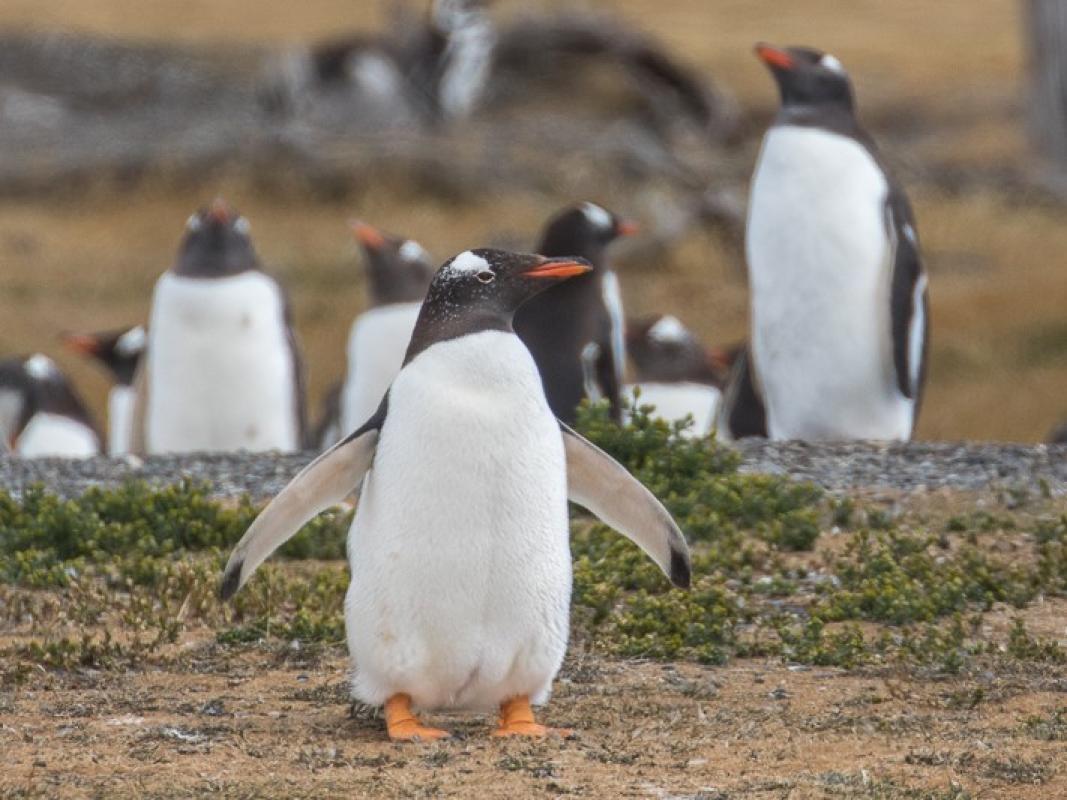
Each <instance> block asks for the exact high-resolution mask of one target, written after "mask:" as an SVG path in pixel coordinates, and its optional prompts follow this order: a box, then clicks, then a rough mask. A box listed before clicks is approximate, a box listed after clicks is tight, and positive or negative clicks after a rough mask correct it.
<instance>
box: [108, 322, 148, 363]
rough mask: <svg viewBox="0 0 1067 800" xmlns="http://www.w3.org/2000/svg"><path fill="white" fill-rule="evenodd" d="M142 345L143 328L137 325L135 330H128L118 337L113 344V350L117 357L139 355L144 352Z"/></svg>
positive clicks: (143, 338)
mask: <svg viewBox="0 0 1067 800" xmlns="http://www.w3.org/2000/svg"><path fill="white" fill-rule="evenodd" d="M144 343H145V332H144V326H142V325H138V326H137V327H136V328H130V329H129V330H128V331H126V333H124V334H122V336H120V337H119V340H118V341H117V342H115V349H116V350H117V351H118V353H119V355H123V356H132V355H133V354H134V353H140V352H141V351H142V350H144Z"/></svg>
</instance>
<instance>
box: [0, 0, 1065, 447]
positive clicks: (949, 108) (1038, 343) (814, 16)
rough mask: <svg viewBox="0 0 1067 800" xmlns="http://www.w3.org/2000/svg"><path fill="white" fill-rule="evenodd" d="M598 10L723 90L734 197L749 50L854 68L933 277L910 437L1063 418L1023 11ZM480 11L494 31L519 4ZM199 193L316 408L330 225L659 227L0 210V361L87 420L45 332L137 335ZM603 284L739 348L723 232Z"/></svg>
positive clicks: (1060, 287) (184, 206) (235, 192)
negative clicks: (730, 97) (26, 369)
mask: <svg viewBox="0 0 1067 800" xmlns="http://www.w3.org/2000/svg"><path fill="white" fill-rule="evenodd" d="M594 5H595V6H596V7H600V8H607V9H617V10H618V11H619V12H620V13H621V14H623V15H624V16H625V18H626V19H628V20H629V21H631V22H632V23H634V24H637V25H640V26H642V27H643V28H645V29H648V30H651V31H652V32H653V33H655V34H656V35H657V36H659V37H660V38H661V39H662V40H663V41H665V42H666V43H667V44H669V45H670V46H672V47H673V48H675V49H676V51H677V52H678V53H680V54H681V55H682V56H683V57H685V58H686V59H688V60H689V61H691V62H692V63H695V64H697V65H699V66H701V67H704V68H707V69H708V70H710V71H711V73H712V74H713V75H714V76H715V77H717V78H718V79H720V80H721V81H722V82H723V83H724V84H726V85H727V86H728V87H730V88H731V89H733V90H734V91H735V92H736V94H737V95H738V98H739V100H740V103H741V107H742V110H743V112H744V115H745V126H744V130H745V135H744V137H743V141H742V143H741V145H740V146H739V148H738V149H737V150H736V151H734V152H733V155H732V156H731V164H732V166H730V168H729V169H728V170H727V172H728V173H729V174H730V175H733V174H736V175H737V176H738V178H739V179H743V177H744V176H745V175H747V174H749V172H750V171H751V165H752V163H753V162H754V159H755V155H756V149H757V146H758V140H759V136H760V133H761V131H762V129H763V126H764V125H765V124H766V120H767V119H768V117H769V115H770V113H771V112H772V110H773V105H774V103H775V96H774V89H773V86H772V83H771V81H770V79H769V78H768V77H767V75H766V74H765V70H764V69H763V68H762V66H761V65H760V64H759V63H758V61H757V60H756V59H755V58H753V56H752V54H751V47H752V44H753V43H754V42H755V41H757V40H761V39H762V40H768V41H772V42H806V43H809V44H816V45H820V46H822V47H824V48H826V49H830V50H833V51H834V52H835V53H836V54H837V55H838V56H839V57H840V58H841V59H842V60H843V61H844V63H845V64H846V65H848V66H849V68H850V69H851V71H852V73H853V76H854V79H855V82H856V86H857V92H858V96H859V101H860V107H861V109H862V112H863V116H864V118H865V119H866V120H867V122H868V126H869V127H870V128H871V130H872V131H873V132H874V134H875V136H876V137H877V138H878V139H879V140H880V142H881V143H882V146H883V149H884V150H885V151H886V153H887V155H888V157H889V160H890V161H891V162H892V163H893V164H894V165H895V166H896V168H897V170H898V171H899V172H900V173H901V175H902V176H903V178H904V182H905V184H906V185H907V187H908V189H909V191H910V194H911V196H912V199H913V201H914V205H915V206H916V211H917V216H918V221H919V229H920V233H921V235H922V239H923V247H924V251H925V254H926V261H927V265H928V267H929V270H930V273H931V279H930V293H931V303H932V315H931V316H932V326H933V328H932V331H933V332H932V346H931V367H930V382H929V390H928V394H927V397H926V400H925V403H924V406H923V412H922V416H921V419H920V423H919V429H918V435H919V437H920V438H927V439H987V440H1008V441H1011V440H1015V441H1039V440H1041V439H1042V438H1043V437H1044V436H1045V435H1046V434H1047V432H1048V431H1049V430H1050V429H1051V428H1052V426H1053V425H1054V424H1055V423H1057V422H1058V421H1060V419H1061V418H1062V417H1064V416H1067V405H1065V404H1064V401H1063V399H1062V398H1063V397H1064V396H1065V395H1067V329H1065V327H1064V322H1063V303H1062V297H1063V294H1064V282H1063V270H1062V268H1061V266H1062V265H1061V264H1060V263H1059V261H1058V260H1057V258H1056V257H1055V255H1052V256H1051V257H1050V254H1056V253H1061V252H1064V251H1065V250H1067V226H1064V225H1063V216H1064V207H1063V205H1062V203H1060V202H1059V201H1056V200H1054V199H1051V198H1050V197H1049V196H1048V195H1047V194H1046V193H1044V192H1042V191H1041V190H1040V184H1041V182H1042V180H1041V178H1042V169H1043V168H1042V166H1041V164H1040V162H1039V161H1037V160H1036V159H1035V158H1034V157H1033V156H1032V154H1031V153H1030V151H1029V147H1028V144H1027V138H1026V132H1025V97H1026V90H1025V84H1024V80H1023V78H1024V63H1025V57H1024V50H1023V35H1022V31H1021V24H1020V22H1021V14H1022V8H1023V4H1021V3H1014V2H1004V0H981V2H973V3H972V2H968V3H964V2H954V3H936V4H929V3H919V2H895V3H892V4H887V3H858V4H857V3H854V4H851V5H850V6H849V9H848V11H847V12H843V11H842V9H841V7H840V4H838V3H833V2H829V0H805V2H797V3H790V4H787V6H785V7H783V5H782V4H781V3H775V2H770V0H754V1H753V2H746V3H725V2H720V3H706V2H701V1H700V0H663V1H662V2H657V3H655V4H654V6H652V5H650V4H649V3H648V2H647V0H626V2H620V3H598V4H594ZM500 6H501V13H502V14H508V13H515V12H516V11H518V10H519V8H520V4H518V3H501V4H500ZM381 12H382V8H381V7H380V6H379V4H376V3H366V4H363V5H362V6H361V5H360V4H358V3H352V2H347V1H342V0H320V1H319V2H308V3H301V4H299V5H298V6H288V5H285V4H272V6H271V8H270V9H269V11H264V4H262V3H252V2H249V1H248V0H240V1H239V2H229V3H206V2H203V3H183V4H180V5H173V4H162V3H152V4H144V3H140V2H133V0H95V2H92V3H88V2H86V3H82V2H66V3H49V4H40V3H30V2H9V3H5V4H4V5H3V8H0V26H3V25H9V26H16V27H26V26H30V27H36V28H39V29H40V28H50V27H54V26H63V27H67V28H72V29H75V30H81V31H91V32H95V33H107V34H114V35H122V36H130V37H136V38H141V39H150V40H168V41H169V40H175V39H176V40H180V41H183V42H192V43H196V44H203V45H205V46H210V47H218V46H220V45H221V43H223V42H226V41H240V42H241V43H242V44H246V45H254V46H275V45H279V44H284V43H289V42H295V41H301V40H308V39H314V38H315V37H321V36H323V35H327V34H334V33H338V32H340V31H344V30H348V29H350V28H353V27H361V28H367V29H373V28H375V27H377V26H379V25H380V24H381V23H382V20H383V18H384V14H383V13H381ZM740 188H741V189H742V190H743V189H744V187H743V185H742V186H741V187H740ZM216 194H224V195H226V196H227V197H228V198H230V199H231V200H232V201H233V202H234V203H235V204H236V205H237V206H238V207H239V208H240V209H241V210H242V211H244V212H245V213H246V214H247V216H248V217H249V218H250V220H251V222H252V226H253V235H254V238H255V241H256V243H257V246H258V249H259V251H260V253H261V254H262V256H263V259H264V261H265V263H266V264H267V265H268V266H269V268H270V269H271V270H272V271H274V272H276V273H277V274H279V275H280V276H281V277H282V279H283V281H284V282H285V283H286V284H287V285H288V286H289V287H290V288H291V290H292V293H293V295H294V300H295V315H296V325H297V331H298V333H299V335H300V338H301V340H302V343H303V346H304V348H305V351H306V353H307V356H308V358H307V361H308V364H309V369H310V388H311V395H312V403H311V408H313V409H316V408H317V403H318V399H319V398H320V397H321V395H322V393H323V391H324V390H325V389H326V388H327V387H328V386H329V385H330V384H331V383H333V382H334V381H336V380H338V379H339V378H340V377H341V371H342V368H343V367H342V365H343V348H344V341H345V337H346V335H347V329H348V326H349V323H350V321H351V319H352V317H353V315H354V314H355V313H356V311H357V310H358V309H359V308H360V307H361V306H362V302H363V287H362V279H361V275H360V271H359V267H358V262H357V261H356V259H355V256H354V253H353V249H352V246H351V244H350V242H349V241H348V237H347V235H346V232H345V221H346V220H347V219H348V218H349V217H352V216H360V217H363V218H365V219H367V220H368V221H371V222H374V223H377V224H379V225H382V226H383V227H386V228H388V229H392V230H394V231H398V232H402V233H405V234H408V235H411V236H415V237H417V238H419V239H421V240H422V241H423V243H424V244H425V245H426V246H427V247H428V248H429V249H430V251H431V252H432V253H434V254H435V255H436V256H438V257H440V258H442V259H443V258H444V257H446V256H447V255H448V254H452V253H455V252H458V251H459V250H462V249H465V248H467V247H469V246H471V245H474V244H482V243H484V242H485V241H486V240H487V239H489V238H492V239H494V240H496V239H497V238H498V237H503V238H505V239H507V240H510V241H519V242H529V241H530V240H531V239H533V237H534V232H535V231H536V230H537V228H538V227H539V226H540V224H541V222H542V221H543V220H544V219H545V218H546V216H547V215H548V214H549V213H551V212H552V211H553V210H554V209H556V208H558V207H559V206H560V205H561V204H563V203H565V202H569V201H571V200H574V199H575V198H576V197H578V196H582V197H592V198H595V199H599V200H601V201H602V202H604V203H606V204H608V205H610V206H613V207H616V208H617V209H618V210H620V211H622V212H625V213H628V214H631V215H636V216H637V217H639V218H644V219H646V220H648V219H650V218H652V217H653V216H654V215H655V213H656V207H655V198H654V196H651V197H641V196H640V195H635V194H633V193H632V192H626V193H622V192H620V193H619V195H618V196H612V195H608V196H605V195H604V193H603V189H602V185H601V184H600V183H598V182H597V181H595V180H592V179H589V180H585V182H583V179H582V178H581V176H580V175H577V176H576V177H575V183H574V185H572V186H568V187H560V190H559V191H556V192H553V191H544V192H529V191H526V192H516V191H512V190H509V189H506V188H504V187H501V188H500V189H499V191H495V192H492V193H491V194H486V195H483V196H478V197H466V198H464V199H463V201H462V202H461V203H457V202H456V201H455V200H454V199H453V200H449V199H446V198H440V197H436V198H435V197H428V196H426V195H425V194H423V193H420V192H419V191H417V188H415V187H408V186H397V185H392V184H390V185H387V186H383V185H370V186H365V187H363V188H362V190H361V191H360V192H359V193H357V194H356V195H354V196H350V197H345V198H341V199H337V198H329V197H323V196H322V195H321V194H318V193H316V192H314V191H307V190H303V191H302V190H300V189H299V188H298V187H297V188H291V190H289V191H287V192H284V193H279V192H276V191H275V192H271V191H265V190H264V189H263V186H262V185H261V183H260V182H258V181H256V180H255V176H251V177H250V176H248V175H247V174H244V173H242V172H240V171H233V170H227V169H225V168H219V169H213V170H208V171H207V172H206V173H205V174H203V175H198V176H183V177H182V178H181V179H169V180H168V179H163V178H159V179H146V180H142V181H139V182H133V183H130V182H128V181H118V182H114V181H106V182H104V183H103V184H102V185H99V186H95V185H89V186H80V187H78V189H77V191H73V190H72V191H71V192H70V193H65V192H62V193H59V194H58V195H55V194H50V195H49V196H47V197H42V198H33V197H12V196H9V197H7V198H5V199H3V200H0V253H2V254H3V260H4V270H3V275H0V314H2V315H3V319H4V325H3V326H2V329H0V352H18V351H26V350H45V351H46V352H49V353H51V354H53V355H56V356H57V357H58V358H59V360H60V361H61V363H62V364H63V366H64V367H66V368H68V369H70V370H71V372H72V373H73V375H74V377H75V379H76V381H77V383H78V385H79V386H81V387H83V388H84V390H85V392H86V394H87V395H88V396H89V399H90V401H91V403H92V405H93V407H94V408H95V409H96V410H97V413H98V416H100V417H102V416H103V408H104V396H105V392H106V383H105V381H104V378H103V376H102V375H100V374H99V373H98V372H96V371H95V370H94V368H92V367H90V366H88V365H86V364H84V363H80V362H79V361H78V359H77V358H76V357H75V356H72V355H68V354H65V353H63V352H62V351H61V350H60V349H59V347H58V344H57V342H56V340H55V336H56V334H57V333H58V332H59V331H60V330H64V329H90V330H93V329H101V328H106V327H109V326H121V325H127V324H131V323H133V322H137V321H141V320H143V319H144V318H145V316H146V314H147V309H148V303H149V297H150V292H151V287H152V284H153V282H154V281H155V279H156V277H157V276H158V274H159V273H160V271H162V270H163V269H164V268H165V267H166V266H167V265H169V264H170V263H171V260H172V258H173V255H174V251H175V246H176V243H177V240H178V238H179V236H180V233H181V226H182V223H183V222H184V220H185V219H186V217H187V216H188V215H189V213H190V212H191V211H192V210H193V209H194V208H196V207H197V206H199V205H200V204H202V203H203V202H205V201H207V200H210V199H211V198H212V197H213V196H214V195H216ZM621 267H622V284H623V292H624V295H625V300H626V303H627V307H628V309H629V310H630V311H631V312H633V313H646V312H653V311H671V312H674V313H676V314H678V315H680V316H681V317H682V319H683V320H684V321H685V322H686V323H687V324H689V325H691V326H692V327H693V328H694V329H696V330H697V331H698V332H699V333H700V334H701V335H702V336H703V337H705V338H706V339H707V340H708V341H710V342H713V343H725V342H730V341H733V340H736V339H738V338H741V337H743V336H744V335H745V332H746V317H747V310H746V309H747V300H746V290H745V281H744V274H743V267H742V265H741V262H740V256H739V254H738V253H737V252H736V251H733V250H731V249H730V248H728V247H726V246H725V245H724V242H723V241H722V240H721V238H720V237H718V236H715V235H713V234H706V233H699V232H694V233H692V234H691V235H689V236H687V237H686V238H685V239H684V240H682V241H681V242H679V243H678V245H677V246H676V247H675V248H674V249H673V250H672V251H670V252H669V253H667V254H664V255H662V256H657V258H656V260H655V263H646V262H645V261H642V260H638V261H636V262H629V261H628V262H625V263H622V264H621Z"/></svg>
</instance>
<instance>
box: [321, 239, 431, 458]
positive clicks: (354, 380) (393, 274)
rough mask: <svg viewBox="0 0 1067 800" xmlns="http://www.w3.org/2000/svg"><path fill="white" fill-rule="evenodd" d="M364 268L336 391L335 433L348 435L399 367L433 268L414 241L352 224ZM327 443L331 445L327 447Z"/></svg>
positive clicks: (375, 403)
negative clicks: (364, 283) (360, 304)
mask: <svg viewBox="0 0 1067 800" xmlns="http://www.w3.org/2000/svg"><path fill="white" fill-rule="evenodd" d="M352 232H353V234H354V235H355V237H356V240H357V241H358V242H359V243H360V245H361V246H362V248H363V253H364V263H365V264H366V268H367V279H368V286H369V288H370V292H369V295H370V306H369V308H368V309H367V310H365V311H364V312H363V313H361V314H360V315H359V316H358V317H356V319H355V321H354V322H353V323H352V330H351V331H350V333H349V335H348V373H347V375H346V377H345V385H344V389H342V391H341V430H342V431H343V433H344V434H346V435H347V434H349V433H351V432H352V431H354V430H355V429H356V428H358V427H359V426H360V425H362V424H363V423H364V422H366V421H367V420H368V419H369V418H370V416H371V414H373V413H374V412H375V411H377V410H378V406H379V405H380V404H381V402H382V397H383V396H384V395H385V392H386V390H387V389H388V388H389V384H391V383H392V382H393V378H395V377H396V374H397V373H398V372H400V366H401V365H402V364H403V363H404V353H406V352H407V349H408V342H409V341H410V340H411V332H412V331H413V330H414V329H415V320H416V319H417V318H418V316H419V308H420V307H421V306H422V298H423V297H424V296H425V295H426V288H427V287H428V286H429V285H430V280H431V279H432V278H433V273H434V266H433V264H432V262H431V261H430V257H429V255H428V254H427V253H426V251H425V250H423V249H422V246H421V245H419V243H418V242H416V241H414V240H412V239H401V238H397V237H393V236H388V235H386V234H384V233H382V232H381V231H379V230H378V229H377V228H373V227H371V226H370V225H368V224H367V223H365V222H353V223H352ZM331 444H332V442H331Z"/></svg>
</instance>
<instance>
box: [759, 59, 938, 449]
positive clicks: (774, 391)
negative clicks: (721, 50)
mask: <svg viewBox="0 0 1067 800" xmlns="http://www.w3.org/2000/svg"><path fill="white" fill-rule="evenodd" d="M756 52H757V54H758V55H759V57H760V59H761V60H762V61H763V62H764V63H765V64H766V65H767V67H768V68H769V69H770V71H771V73H772V75H773V76H774V79H775V82H776V83H777V84H778V89H779V93H780V95H781V109H780V111H779V112H778V116H777V117H776V118H775V120H774V123H773V124H772V125H771V128H770V130H769V131H768V132H767V134H766V136H765V137H764V139H763V147H762V150H761V151H760V155H759V160H758V163H757V164H756V172H755V176H754V178H753V181H752V192H751V200H750V202H749V213H748V230H747V236H746V250H747V255H748V266H749V278H750V282H751V297H752V358H753V361H752V366H753V367H754V369H755V373H756V377H757V379H758V384H759V386H760V389H761V391H762V393H763V400H764V402H765V404H766V409H767V428H768V431H769V433H770V437H771V438H772V439H808V440H819V439H830V440H834V439H882V440H907V439H910V438H911V435H912V431H913V430H914V429H915V421H916V418H917V416H918V411H919V402H920V399H921V395H922V390H923V384H924V382H925V373H926V349H927V348H926V340H927V292H926V273H925V272H924V270H923V267H922V262H921V260H920V256H919V239H918V234H917V233H916V229H915V222H914V220H913V218H912V213H911V207H910V205H909V203H908V199H907V197H906V196H905V194H904V190H903V189H902V188H901V186H900V185H899V184H898V183H897V182H896V181H895V180H894V179H893V178H892V176H891V175H890V174H889V173H888V171H887V170H886V168H885V166H884V165H883V163H882V158H881V156H880V155H879V153H878V150H877V148H876V147H875V145H874V142H873V141H872V139H871V137H870V136H869V135H868V134H867V132H866V131H865V130H864V129H863V128H862V127H860V124H859V122H858V121H857V119H856V115H855V110H854V105H853V96H852V86H851V83H850V81H849V77H848V74H847V73H846V72H845V70H844V67H842V65H841V62H840V61H838V60H837V59H836V58H834V57H833V56H832V55H830V54H829V53H822V52H820V51H818V50H812V49H809V48H804V47H790V48H787V49H784V50H783V49H779V48H776V47H771V46H770V45H758V46H757V47H756Z"/></svg>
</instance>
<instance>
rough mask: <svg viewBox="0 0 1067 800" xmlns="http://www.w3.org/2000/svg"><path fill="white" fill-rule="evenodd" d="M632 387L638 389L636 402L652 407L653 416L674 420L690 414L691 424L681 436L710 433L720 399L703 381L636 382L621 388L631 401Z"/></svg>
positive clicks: (718, 394)
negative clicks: (638, 394) (623, 388)
mask: <svg viewBox="0 0 1067 800" xmlns="http://www.w3.org/2000/svg"><path fill="white" fill-rule="evenodd" d="M634 389H640V390H641V398H640V400H638V403H639V404H640V405H643V406H646V405H647V406H655V407H656V410H655V411H654V412H653V414H652V416H654V417H661V418H662V419H665V420H668V421H669V422H675V421H679V420H683V419H685V418H686V416H691V417H692V418H693V424H692V425H690V426H689V427H688V428H686V431H685V435H686V436H693V437H699V436H707V435H708V434H709V433H710V432H711V426H712V422H713V421H714V419H715V414H716V412H717V411H718V408H719V400H720V399H721V398H722V393H721V392H720V391H719V390H718V389H716V388H715V387H714V386H708V385H707V384H703V383H639V384H634V385H631V386H627V387H625V390H624V393H625V396H626V399H627V401H628V402H632V401H633V398H634Z"/></svg>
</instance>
